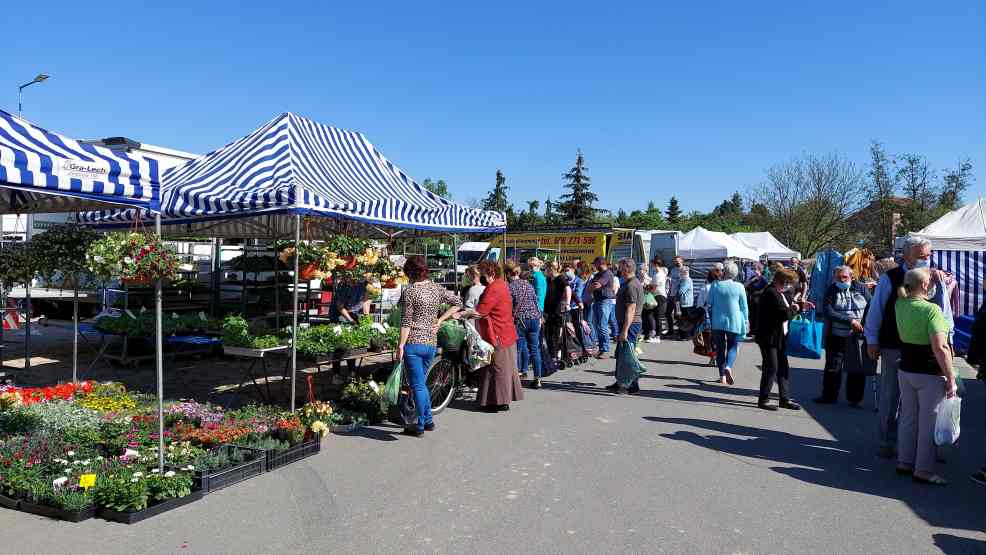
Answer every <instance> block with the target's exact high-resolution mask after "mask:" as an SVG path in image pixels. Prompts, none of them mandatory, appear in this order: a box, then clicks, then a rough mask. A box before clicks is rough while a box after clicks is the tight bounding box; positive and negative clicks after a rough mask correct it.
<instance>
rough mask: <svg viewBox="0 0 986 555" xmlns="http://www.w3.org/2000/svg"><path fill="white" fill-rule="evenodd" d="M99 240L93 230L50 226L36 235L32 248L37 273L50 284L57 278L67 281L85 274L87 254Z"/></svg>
mask: <svg viewBox="0 0 986 555" xmlns="http://www.w3.org/2000/svg"><path fill="white" fill-rule="evenodd" d="M97 239H99V234H98V233H96V232H95V231H94V230H93V229H91V228H89V227H85V226H80V225H76V224H70V223H67V224H58V225H54V226H51V227H49V228H48V229H46V230H45V231H44V233H40V234H38V235H35V236H34V237H33V238H32V239H31V245H32V250H33V251H34V259H35V261H36V269H37V271H38V273H39V274H41V277H43V278H44V279H45V280H46V281H48V282H49V283H51V282H53V281H54V277H55V275H56V274H61V275H62V277H63V278H66V277H71V276H76V275H78V274H79V273H81V272H83V271H85V270H86V252H87V251H88V249H89V247H90V246H91V245H92V244H93V243H94V242H96V240H97ZM62 284H63V285H64V279H63V281H62Z"/></svg>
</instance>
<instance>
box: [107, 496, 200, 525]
mask: <svg viewBox="0 0 986 555" xmlns="http://www.w3.org/2000/svg"><path fill="white" fill-rule="evenodd" d="M203 495H204V494H203V493H202V492H201V491H193V492H192V493H190V494H188V495H186V496H185V497H179V498H177V499H168V500H167V501H162V502H160V503H155V504H154V505H151V506H149V507H147V508H146V509H144V510H143V511H133V512H124V513H121V512H117V511H113V510H110V509H99V511H98V512H97V513H96V514H97V515H99V517H100V518H104V519H106V520H110V521H113V522H122V523H123V524H136V523H138V522H140V521H142V520H147V519H148V518H151V517H153V516H157V515H159V514H163V513H166V512H168V511H170V510H172V509H177V508H178V507H183V506H185V505H188V504H189V503H194V502H196V501H198V500H200V499H202V496H203Z"/></svg>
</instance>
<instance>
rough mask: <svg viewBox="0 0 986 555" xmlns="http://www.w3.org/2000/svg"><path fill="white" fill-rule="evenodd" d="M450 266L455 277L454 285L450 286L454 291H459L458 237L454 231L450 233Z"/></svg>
mask: <svg viewBox="0 0 986 555" xmlns="http://www.w3.org/2000/svg"><path fill="white" fill-rule="evenodd" d="M452 268H453V274H452V275H453V276H454V277H455V283H454V285H452V288H453V289H454V290H455V292H456V293H460V291H459V237H458V236H457V235H455V234H454V233H453V234H452Z"/></svg>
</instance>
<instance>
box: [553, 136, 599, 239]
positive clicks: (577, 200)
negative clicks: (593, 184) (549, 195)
mask: <svg viewBox="0 0 986 555" xmlns="http://www.w3.org/2000/svg"><path fill="white" fill-rule="evenodd" d="M588 169H589V168H587V167H585V160H584V159H583V157H582V151H581V150H579V151H578V153H577V154H576V156H575V167H573V168H572V169H570V170H568V172H566V173H564V174H562V177H564V178H565V179H566V180H567V183H565V188H566V189H568V190H569V192H568V193H565V194H564V195H562V196H561V198H562V202H560V203H558V209H559V210H560V211H561V213H562V215H563V216H564V218H565V221H566V222H569V223H586V222H591V221H593V220H594V219H595V215H596V211H595V210H594V209H593V208H592V204H593V203H594V202H596V201H597V200H599V198H598V197H597V196H596V194H595V193H593V192H592V191H590V190H589V187H590V179H589V174H588V173H586V172H587V171H588Z"/></svg>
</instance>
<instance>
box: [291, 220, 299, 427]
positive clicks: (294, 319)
mask: <svg viewBox="0 0 986 555" xmlns="http://www.w3.org/2000/svg"><path fill="white" fill-rule="evenodd" d="M299 243H301V214H295V215H294V291H293V292H292V293H293V296H294V306H293V309H292V310H291V412H294V396H295V389H296V388H295V378H296V376H297V373H298V272H299V264H298V261H299V259H300V258H301V257H300V256H299V254H300V253H299V252H298V244H299Z"/></svg>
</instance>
